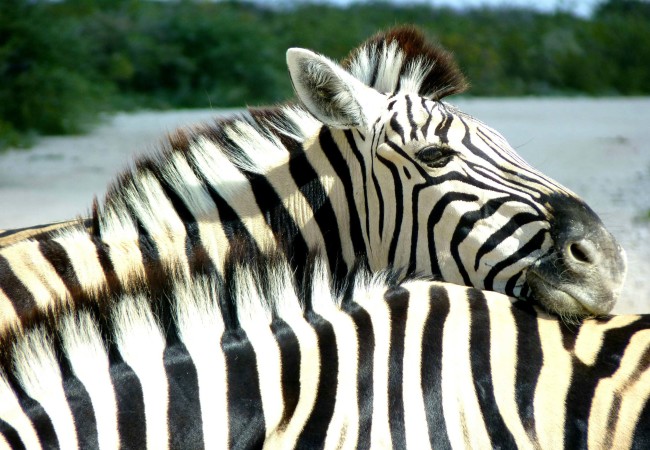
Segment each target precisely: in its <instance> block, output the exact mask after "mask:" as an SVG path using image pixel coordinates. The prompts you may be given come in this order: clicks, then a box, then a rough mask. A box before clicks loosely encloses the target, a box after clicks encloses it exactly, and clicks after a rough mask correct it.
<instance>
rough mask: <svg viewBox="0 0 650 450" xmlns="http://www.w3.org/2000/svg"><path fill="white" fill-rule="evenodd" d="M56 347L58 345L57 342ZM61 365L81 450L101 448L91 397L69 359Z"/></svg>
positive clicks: (63, 360)
mask: <svg viewBox="0 0 650 450" xmlns="http://www.w3.org/2000/svg"><path fill="white" fill-rule="evenodd" d="M55 345H57V343H56V341H55ZM59 354H60V352H59ZM59 363H60V367H61V377H62V379H63V390H64V392H65V398H66V400H67V402H68V405H69V406H70V411H71V413H72V418H73V420H74V427H75V430H76V432H77V439H78V441H79V448H99V440H98V439H99V436H98V434H97V417H96V416H95V411H94V409H93V405H92V402H91V400H90V395H89V394H88V391H87V390H86V387H85V386H84V385H83V383H82V382H81V381H80V380H79V379H78V378H77V377H76V376H75V375H74V374H73V372H72V367H71V364H70V361H69V360H68V359H67V358H61V360H60V361H59Z"/></svg>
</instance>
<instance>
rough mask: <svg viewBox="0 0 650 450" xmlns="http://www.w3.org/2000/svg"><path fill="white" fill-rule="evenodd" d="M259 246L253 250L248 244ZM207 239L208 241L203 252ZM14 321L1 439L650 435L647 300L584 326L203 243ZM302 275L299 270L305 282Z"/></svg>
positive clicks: (509, 302) (235, 442) (27, 444)
mask: <svg viewBox="0 0 650 450" xmlns="http://www.w3.org/2000/svg"><path fill="white" fill-rule="evenodd" d="M242 248H243V246H242ZM201 254H202V252H197V253H196V255H201ZM196 257H197V258H199V261H195V264H193V268H194V270H195V272H193V273H192V274H191V276H187V274H186V273H185V269H184V268H183V267H181V265H180V263H179V264H177V265H176V267H171V266H169V267H166V268H165V269H163V271H162V272H161V273H159V277H158V278H157V283H156V284H150V285H148V286H146V287H144V286H140V287H135V288H133V289H126V290H122V291H120V292H117V291H116V292H109V291H105V292H103V293H101V294H99V295H98V297H97V298H90V297H79V298H75V299H73V301H71V302H69V303H65V304H63V303H60V304H58V306H57V308H55V309H53V310H51V311H43V312H38V313H37V314H35V315H34V316H32V317H31V320H30V322H29V324H27V325H25V327H23V329H21V330H19V331H17V330H14V331H13V332H12V333H8V334H5V335H4V336H2V338H1V339H2V342H1V345H0V348H1V349H2V353H1V354H0V447H3V448H27V449H38V448H57V447H58V448H65V449H74V448H84V449H85V448H102V449H107V448H117V447H118V446H121V447H125V448H145V447H146V448H151V449H157V450H158V449H166V448H183V449H190V448H218V449H222V448H239V449H246V448H336V449H347V448H416V449H418V450H419V449H424V448H428V447H430V448H436V449H440V448H530V449H533V448H534V449H562V448H570V449H577V448H587V447H588V448H603V449H605V448H607V449H609V448H617V449H618V448H621V449H623V448H642V447H644V446H647V443H648V442H649V439H650V426H649V425H650V404H649V403H648V397H649V396H650V315H644V316H639V315H630V316H609V317H604V318H598V319H586V320H584V321H579V322H577V323H573V324H570V325H567V324H566V323H564V322H562V320H561V319H560V318H558V317H557V316H555V315H549V314H548V313H546V312H545V311H543V310H541V309H539V308H537V307H535V306H534V305H532V304H531V303H529V302H523V301H518V300H516V299H514V298H512V297H507V296H505V295H503V294H499V293H495V292H491V291H481V290H477V289H476V288H470V287H464V286H459V285H456V284H451V283H443V282H437V281H428V280H421V279H409V280H406V281H398V280H399V279H400V278H401V277H400V275H399V273H398V271H397V272H396V271H380V272H375V273H371V272H369V271H368V270H367V269H366V267H367V264H363V263H359V264H356V265H355V267H354V269H353V270H352V271H351V273H350V274H349V275H348V276H347V277H346V282H345V283H343V284H342V285H340V287H339V288H336V287H335V286H336V284H335V283H334V280H333V278H332V276H331V274H330V273H329V267H328V261H327V258H326V257H322V256H320V254H319V253H318V252H317V251H313V252H310V255H309V257H308V258H307V259H308V262H307V264H306V266H305V271H304V272H303V273H296V272H294V270H293V268H292V267H291V265H290V263H289V261H288V260H287V259H286V255H285V254H284V253H283V252H282V251H280V250H279V249H275V250H272V251H270V252H257V251H254V256H253V257H251V253H250V251H243V250H242V249H240V248H238V247H233V248H231V250H230V251H229V255H227V256H226V257H225V258H224V261H225V270H224V272H223V274H221V273H220V272H218V271H216V270H215V269H214V267H213V266H212V265H211V264H210V261H209V257H208V256H207V255H205V254H202V256H196ZM301 277H302V281H301V282H299V278H301Z"/></svg>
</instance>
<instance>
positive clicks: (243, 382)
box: [221, 330, 266, 449]
mask: <svg viewBox="0 0 650 450" xmlns="http://www.w3.org/2000/svg"><path fill="white" fill-rule="evenodd" d="M221 347H222V348H223V352H224V355H225V358H226V367H227V368H228V369H227V379H228V426H229V430H230V431H229V439H230V442H229V445H228V447H229V448H231V449H244V448H262V444H263V442H264V436H265V434H266V431H265V430H266V428H265V423H264V412H263V409H262V397H261V394H260V385H259V377H263V376H264V373H258V370H257V369H258V368H257V359H256V358H255V350H254V349H253V346H252V345H251V343H250V341H249V340H248V338H247V337H246V335H245V333H244V332H243V330H238V331H227V332H226V333H224V335H223V337H222V338H221Z"/></svg>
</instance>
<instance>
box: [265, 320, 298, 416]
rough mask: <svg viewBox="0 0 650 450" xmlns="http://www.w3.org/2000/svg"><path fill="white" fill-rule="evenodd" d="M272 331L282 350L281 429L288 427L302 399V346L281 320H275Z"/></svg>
mask: <svg viewBox="0 0 650 450" xmlns="http://www.w3.org/2000/svg"><path fill="white" fill-rule="evenodd" d="M271 331H273V334H274V335H275V339H276V340H277V341H278V347H279V348H280V364H281V366H282V399H283V401H284V411H283V415H282V420H281V422H280V427H282V426H286V425H287V423H288V422H289V420H290V419H291V417H292V416H293V413H294V412H295V410H296V406H298V400H299V398H300V345H299V344H298V338H297V336H296V334H295V333H294V332H293V330H292V329H291V327H290V326H289V325H288V324H287V323H286V322H284V321H283V320H281V319H274V321H273V323H272V324H271Z"/></svg>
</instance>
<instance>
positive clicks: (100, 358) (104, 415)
mask: <svg viewBox="0 0 650 450" xmlns="http://www.w3.org/2000/svg"><path fill="white" fill-rule="evenodd" d="M61 340H62V341H63V348H64V350H65V353H66V355H67V357H68V359H69V360H70V364H71V366H72V371H73V372H74V374H75V376H76V377H77V378H79V381H81V383H83V385H84V387H85V388H86V391H87V392H88V395H89V396H90V402H91V403H92V408H93V411H94V414H95V419H96V421H97V434H98V442H99V448H101V449H102V450H104V449H117V448H119V447H120V437H119V434H118V428H117V403H116V400H115V391H114V389H113V385H112V383H111V376H110V369H109V362H108V354H107V352H106V348H105V347H104V343H103V341H102V337H101V334H100V332H99V329H98V328H97V324H96V323H95V322H93V320H92V318H91V317H90V314H88V313H86V312H80V313H79V315H78V319H77V320H75V319H74V317H73V316H72V315H66V316H64V318H63V320H62V322H61Z"/></svg>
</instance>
